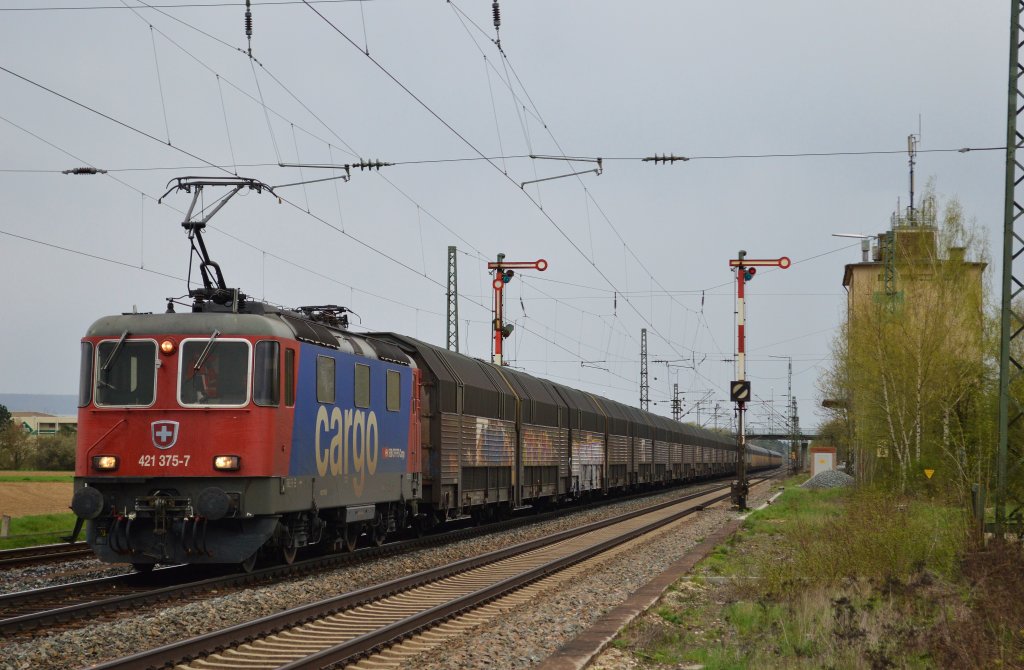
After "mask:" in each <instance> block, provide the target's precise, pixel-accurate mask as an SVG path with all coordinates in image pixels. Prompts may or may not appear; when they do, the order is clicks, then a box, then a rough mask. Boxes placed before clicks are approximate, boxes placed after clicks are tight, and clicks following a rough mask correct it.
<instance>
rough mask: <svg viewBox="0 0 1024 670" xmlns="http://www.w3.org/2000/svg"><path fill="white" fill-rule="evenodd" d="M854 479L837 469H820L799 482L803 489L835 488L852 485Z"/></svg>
mask: <svg viewBox="0 0 1024 670" xmlns="http://www.w3.org/2000/svg"><path fill="white" fill-rule="evenodd" d="M855 481H856V480H855V479H854V478H853V477H851V476H850V475H848V474H846V473H845V472H840V471H839V470H822V471H821V472H819V473H818V474H816V475H814V476H813V477H811V478H810V479H808V480H807V481H806V482H804V483H803V484H801V485H800V486H802V487H803V488H805V489H835V488H839V487H842V486H853V483H854V482H855Z"/></svg>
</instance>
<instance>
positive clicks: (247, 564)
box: [238, 551, 259, 574]
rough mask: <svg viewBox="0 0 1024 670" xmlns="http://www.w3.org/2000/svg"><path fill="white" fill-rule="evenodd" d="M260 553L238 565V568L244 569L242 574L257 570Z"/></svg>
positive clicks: (253, 554)
mask: <svg viewBox="0 0 1024 670" xmlns="http://www.w3.org/2000/svg"><path fill="white" fill-rule="evenodd" d="M258 553H259V552H258V551H254V552H252V556H250V557H249V558H247V559H245V560H244V561H242V562H241V563H239V564H238V567H240V568H242V572H244V573H245V574H249V573H250V572H252V571H253V570H254V569H255V568H256V555H257V554H258Z"/></svg>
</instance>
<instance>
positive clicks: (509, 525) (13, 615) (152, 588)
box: [0, 493, 651, 638]
mask: <svg viewBox="0 0 1024 670" xmlns="http://www.w3.org/2000/svg"><path fill="white" fill-rule="evenodd" d="M649 495H651V494H650V493H646V494H639V495H634V496H625V497H623V498H622V500H629V499H633V498H643V497H645V496H649ZM596 505H597V504H596V503H595V505H587V506H580V507H570V508H564V509H561V510H555V511H552V512H546V513H544V514H537V515H532V516H524V517H518V518H513V519H510V520H506V521H501V522H497V523H493V524H488V525H486V526H483V527H466V528H458V529H456V530H451V531H447V532H445V533H440V534H436V535H428V536H425V537H422V538H415V539H410V540H404V541H398V542H392V543H389V544H385V545H384V546H382V547H367V548H364V549H360V550H358V551H356V552H354V553H347V554H329V555H326V556H317V557H313V558H308V559H305V560H301V561H296V562H295V563H294V564H293V565H290V566H286V565H277V566H271V567H267V568H264V569H260V570H256V571H254V572H252V573H249V574H242V573H236V572H226V570H225V569H224V568H212V569H211V568H202V567H197V566H173V567H168V568H161V569H157V570H154V571H153V572H152V573H148V574H147V573H137V574H127V575H118V576H115V577H106V578H101V579H93V580H88V581H83V582H75V583H71V584H65V585H60V586H51V587H46V588H41V589H33V590H30V591H20V592H15V593H9V594H4V595H0V636H3V637H8V638H11V637H17V636H19V635H35V634H36V633H37V631H40V630H44V629H45V630H47V631H48V632H53V631H54V630H58V629H73V628H76V627H78V626H80V625H83V624H84V623H93V622H95V621H97V620H104V619H112V618H116V617H118V616H120V615H121V614H122V613H123V612H125V611H127V610H130V609H136V608H139V607H145V606H151V605H154V604H157V603H169V602H185V601H190V600H197V599H201V598H203V597H206V594H209V593H213V592H216V593H217V594H219V595H223V594H224V593H226V592H230V591H231V590H235V589H242V588H248V587H251V586H255V585H264V584H272V583H274V582H280V581H284V580H287V579H292V578H296V577H302V576H306V575H310V574H316V573H319V572H323V571H326V570H332V569H337V568H340V567H346V566H350V565H355V564H358V563H361V562H365V561H370V560H376V559H379V558H384V557H388V556H396V555H399V554H402V553H406V552H410V551H415V550H418V549H423V548H426V547H431V546H437V545H441V544H446V543H451V542H456V541H459V540H464V539H468V538H471V537H478V536H480V535H482V534H489V533H496V532H500V531H504V530H509V529H513V528H517V527H520V526H523V525H527V524H530V523H534V522H537V521H545V520H549V519H553V518H556V517H558V516H561V515H564V514H568V513H572V512H574V511H578V510H580V509H585V508H587V507H591V506H596ZM86 551H88V549H86Z"/></svg>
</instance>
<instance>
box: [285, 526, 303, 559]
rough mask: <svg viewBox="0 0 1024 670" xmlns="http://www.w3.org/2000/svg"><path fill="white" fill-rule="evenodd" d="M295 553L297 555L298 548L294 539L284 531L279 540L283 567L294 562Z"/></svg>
mask: <svg viewBox="0 0 1024 670" xmlns="http://www.w3.org/2000/svg"><path fill="white" fill-rule="evenodd" d="M297 553H299V548H298V547H297V546H295V538H293V537H292V534H291V533H290V532H288V530H287V529H286V530H285V532H284V535H283V536H282V538H281V560H283V561H284V564H285V565H291V564H292V563H294V562H295V555H296V554H297Z"/></svg>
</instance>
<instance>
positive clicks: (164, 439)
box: [149, 421, 178, 449]
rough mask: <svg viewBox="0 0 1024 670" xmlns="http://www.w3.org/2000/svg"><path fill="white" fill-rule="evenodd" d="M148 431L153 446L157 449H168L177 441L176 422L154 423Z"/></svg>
mask: <svg viewBox="0 0 1024 670" xmlns="http://www.w3.org/2000/svg"><path fill="white" fill-rule="evenodd" d="M149 430H150V434H151V435H152V436H153V446H154V447H156V448H157V449H170V448H171V447H173V446H174V444H175V443H176V442H177V441H178V422H177V421H154V422H153V423H151V424H150V426H149Z"/></svg>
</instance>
